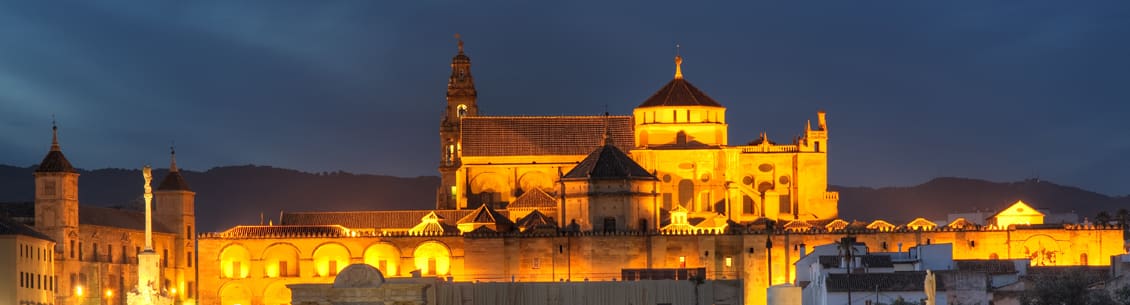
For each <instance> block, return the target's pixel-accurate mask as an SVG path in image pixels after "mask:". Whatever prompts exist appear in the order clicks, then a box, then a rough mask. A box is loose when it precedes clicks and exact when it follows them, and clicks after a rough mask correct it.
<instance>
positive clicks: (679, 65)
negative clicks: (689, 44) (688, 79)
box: [675, 44, 683, 79]
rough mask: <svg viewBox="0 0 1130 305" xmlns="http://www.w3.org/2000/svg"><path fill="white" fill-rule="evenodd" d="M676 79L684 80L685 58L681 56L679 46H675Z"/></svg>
mask: <svg viewBox="0 0 1130 305" xmlns="http://www.w3.org/2000/svg"><path fill="white" fill-rule="evenodd" d="M675 78H680V79H681V78H683V56H680V55H679V45H678V44H675Z"/></svg>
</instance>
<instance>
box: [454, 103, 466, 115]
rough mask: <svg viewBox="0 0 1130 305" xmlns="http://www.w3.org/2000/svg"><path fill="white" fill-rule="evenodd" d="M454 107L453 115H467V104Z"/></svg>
mask: <svg viewBox="0 0 1130 305" xmlns="http://www.w3.org/2000/svg"><path fill="white" fill-rule="evenodd" d="M455 109H456V111H455V115H457V116H459V117H463V116H464V115H467V105H463V104H460V105H459V106H458V107H456V108H455Z"/></svg>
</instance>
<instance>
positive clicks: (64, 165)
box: [17, 136, 196, 305]
mask: <svg viewBox="0 0 1130 305" xmlns="http://www.w3.org/2000/svg"><path fill="white" fill-rule="evenodd" d="M57 138H58V137H57V136H56V137H55V139H54V140H53V141H52V145H51V150H50V151H49V152H48V153H47V156H46V157H44V159H43V162H42V163H41V164H40V165H39V167H38V168H37V169H36V171H35V203H34V205H35V207H34V213H33V214H32V215H17V216H22V217H25V218H28V220H31V221H30V224H31V225H33V227H34V228H35V229H36V230H37V231H39V232H42V233H43V234H45V235H47V236H49V237H50V238H51V239H52V240H54V241H55V247H54V249H53V251H52V252H53V253H52V256H53V258H54V265H55V266H54V273H55V281H54V284H55V285H56V286H55V293H54V295H55V301H54V302H53V304H57V305H77V304H125V302H126V301H125V300H126V295H127V293H124V292H128V290H130V289H132V288H133V287H136V285H137V283H138V278H137V274H138V272H137V271H138V270H137V268H138V253H140V252H141V251H143V247H144V246H145V244H144V241H145V240H146V239H145V237H146V236H145V228H144V227H145V214H144V213H142V212H137V211H131V210H120V209H112V208H102V207H95V206H83V205H79V201H78V186H79V184H78V180H79V179H78V178H79V174H78V172H77V171H76V170H75V168H74V167H73V166H72V165H71V163H70V161H68V160H67V159H66V157H65V156H64V155H63V152H62V150H61V149H60V148H59V144H58V139H57ZM175 162H176V161H175V160H174V161H173V163H172V166H171V172H170V174H169V175H168V176H166V177H165V179H164V180H163V181H162V182H161V185H160V186H159V187H158V188H157V191H156V192H155V197H156V198H155V199H156V208H155V209H154V214H155V215H154V219H153V221H154V223H153V226H154V227H153V228H154V232H153V248H154V250H155V251H156V254H157V255H159V257H160V278H161V279H162V280H161V282H160V283H156V284H158V285H160V286H161V287H164V289H166V292H167V293H171V294H173V295H174V296H175V299H176V302H177V304H195V303H196V302H195V293H194V292H195V290H196V287H195V283H196V272H195V270H196V269H195V268H194V267H193V266H194V265H195V261H194V255H193V254H192V253H193V252H194V249H195V241H194V238H193V235H195V233H193V227H194V226H195V222H196V220H195V207H194V206H193V204H194V198H195V193H193V192H192V191H191V190H189V189H188V185H187V184H186V183H185V182H184V179H183V178H182V177H181V176H180V174H179V172H177V170H176V163H175ZM140 192H141V189H140V188H139V189H138V193H140Z"/></svg>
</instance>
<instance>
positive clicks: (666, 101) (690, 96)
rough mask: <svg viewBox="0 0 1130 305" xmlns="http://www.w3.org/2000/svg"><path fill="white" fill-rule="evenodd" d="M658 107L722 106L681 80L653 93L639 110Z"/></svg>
mask: <svg viewBox="0 0 1130 305" xmlns="http://www.w3.org/2000/svg"><path fill="white" fill-rule="evenodd" d="M660 106H710V107H722V104H719V103H718V102H716V101H714V99H712V98H710V97H709V96H706V93H703V92H702V90H698V88H695V86H694V85H691V83H690V82H688V81H686V80H685V79H682V78H675V79H672V80H671V82H668V83H667V85H664V86H663V88H660V89H659V91H657V92H655V94H653V95H652V96H651V97H650V98H648V99H647V101H644V102H643V104H640V106H639V108H643V107H660Z"/></svg>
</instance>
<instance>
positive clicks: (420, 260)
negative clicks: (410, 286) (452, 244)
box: [412, 240, 451, 275]
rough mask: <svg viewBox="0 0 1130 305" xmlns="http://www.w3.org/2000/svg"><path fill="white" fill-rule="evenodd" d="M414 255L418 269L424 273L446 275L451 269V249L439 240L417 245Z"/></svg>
mask: <svg viewBox="0 0 1130 305" xmlns="http://www.w3.org/2000/svg"><path fill="white" fill-rule="evenodd" d="M412 257H413V261H414V263H415V264H416V270H420V274H422V275H445V274H448V273H450V271H451V269H450V268H451V249H450V248H448V247H447V245H446V244H444V243H443V242H440V241H438V240H429V241H425V242H421V243H420V244H419V245H416V249H415V250H413V251H412Z"/></svg>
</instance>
